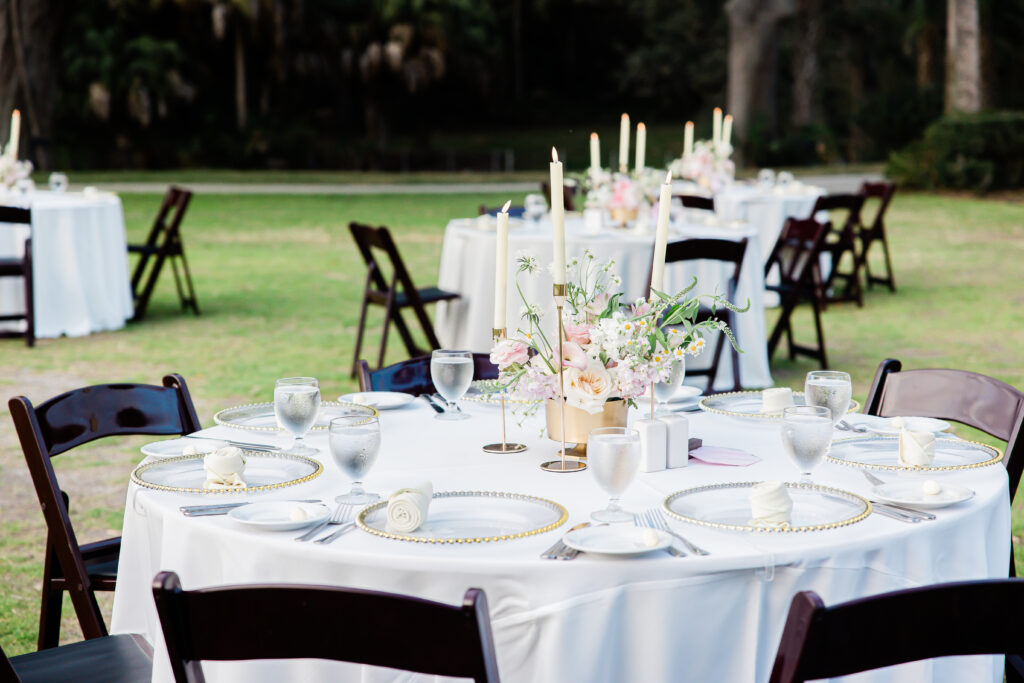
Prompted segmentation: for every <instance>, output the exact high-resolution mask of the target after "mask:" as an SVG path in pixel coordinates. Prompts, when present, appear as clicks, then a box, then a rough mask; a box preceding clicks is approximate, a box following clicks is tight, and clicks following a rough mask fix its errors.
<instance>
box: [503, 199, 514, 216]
mask: <svg viewBox="0 0 1024 683" xmlns="http://www.w3.org/2000/svg"><path fill="white" fill-rule="evenodd" d="M510 206H512V200H511V199H510V200H508V201H507V202H505V206H503V207H501V212H502V213H508V208H509V207H510Z"/></svg>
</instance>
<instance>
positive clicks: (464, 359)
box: [430, 349, 473, 420]
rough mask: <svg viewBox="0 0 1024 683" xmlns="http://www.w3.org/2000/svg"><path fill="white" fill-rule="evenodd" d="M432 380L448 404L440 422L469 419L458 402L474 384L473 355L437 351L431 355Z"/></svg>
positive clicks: (466, 352)
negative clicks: (460, 408)
mask: <svg viewBox="0 0 1024 683" xmlns="http://www.w3.org/2000/svg"><path fill="white" fill-rule="evenodd" d="M430 379H431V380H432V381H433V382H434V388H435V389H437V393H439V394H440V395H441V396H442V398H444V400H445V402H446V403H447V404H448V405H447V407H446V408H445V411H444V412H443V413H438V414H437V415H435V416H434V417H435V418H437V419H438V420H465V419H467V418H469V415H468V414H467V413H463V412H462V411H460V410H459V408H458V400H459V399H460V398H462V395H463V394H465V393H466V390H467V389H469V385H470V384H472V382H473V354H472V353H471V352H469V351H449V350H447V349H436V350H435V351H433V352H432V353H431V354H430Z"/></svg>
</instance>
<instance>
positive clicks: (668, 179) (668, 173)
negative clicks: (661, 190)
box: [665, 169, 672, 185]
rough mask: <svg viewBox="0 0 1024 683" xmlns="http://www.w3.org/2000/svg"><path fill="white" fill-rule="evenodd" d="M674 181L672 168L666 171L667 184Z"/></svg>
mask: <svg viewBox="0 0 1024 683" xmlns="http://www.w3.org/2000/svg"><path fill="white" fill-rule="evenodd" d="M671 182H672V169H669V170H668V171H666V172H665V184H666V185H668V184H670V183H671Z"/></svg>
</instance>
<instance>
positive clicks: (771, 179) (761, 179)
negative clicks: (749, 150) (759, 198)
mask: <svg viewBox="0 0 1024 683" xmlns="http://www.w3.org/2000/svg"><path fill="white" fill-rule="evenodd" d="M757 184H758V186H759V187H760V188H761V191H762V192H767V191H768V190H770V189H772V187H774V186H775V171H773V170H772V169H770V168H762V169H761V170H760V171H758V172H757Z"/></svg>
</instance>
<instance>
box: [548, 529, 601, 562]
mask: <svg viewBox="0 0 1024 683" xmlns="http://www.w3.org/2000/svg"><path fill="white" fill-rule="evenodd" d="M588 526H590V522H583V523H582V524H577V525H576V526H574V527H572V528H571V529H569V531H576V530H577V529H584V528H586V527H588ZM566 533H568V532H566ZM579 554H580V551H579V550H576V549H575V548H570V547H569V546H567V545H566V544H565V543H563V542H562V539H561V538H560V539H558V540H557V541H555V544H554V545H552V546H551V547H550V548H548V549H547V550H545V551H544V552H542V553H541V554H540V558H541V559H542V560H572V559H575V558H576V556H577V555H579Z"/></svg>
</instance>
